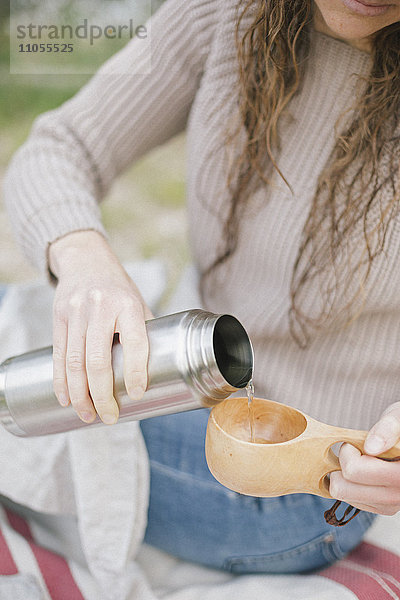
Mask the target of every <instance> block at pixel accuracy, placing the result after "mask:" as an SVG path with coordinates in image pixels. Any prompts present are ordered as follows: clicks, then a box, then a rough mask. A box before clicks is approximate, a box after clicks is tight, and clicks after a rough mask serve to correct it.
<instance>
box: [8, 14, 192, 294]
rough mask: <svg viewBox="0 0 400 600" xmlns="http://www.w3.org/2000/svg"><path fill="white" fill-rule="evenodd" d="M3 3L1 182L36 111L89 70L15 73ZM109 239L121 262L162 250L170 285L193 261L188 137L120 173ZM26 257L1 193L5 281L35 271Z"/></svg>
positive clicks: (106, 213) (69, 91)
mask: <svg viewBox="0 0 400 600" xmlns="http://www.w3.org/2000/svg"><path fill="white" fill-rule="evenodd" d="M6 8H7V7H5V6H4V5H2V6H1V7H0V78H1V93H0V137H1V143H0V183H1V180H2V178H3V176H4V172H5V170H6V168H7V164H8V162H9V160H10V158H11V156H12V154H13V153H14V152H15V150H16V149H17V148H18V147H19V146H20V145H21V144H22V143H23V142H24V140H25V139H26V137H27V136H28V134H29V131H30V128H31V126H32V122H33V120H34V119H35V117H36V116H37V115H39V114H41V113H43V112H45V111H47V110H50V109H52V108H55V107H57V106H59V105H60V104H62V103H63V102H64V101H65V100H67V99H68V98H70V97H71V96H72V95H73V94H74V93H75V92H76V91H77V90H78V89H79V88H80V87H81V86H82V85H83V84H84V83H85V81H87V79H88V78H89V76H87V75H86V76H82V75H81V76H77V75H75V76H74V75H64V76H60V77H59V76H57V75H41V76H36V77H33V76H31V75H11V74H10V72H9V39H8V31H7V29H8V24H7V12H6ZM102 216H103V221H104V223H105V226H106V228H107V230H108V232H109V234H110V239H111V244H112V246H113V248H114V250H115V251H116V253H117V255H118V256H119V257H120V259H121V260H122V261H132V260H136V259H140V258H151V257H161V258H162V259H163V261H164V262H165V264H166V266H167V269H168V279H169V286H168V289H169V291H170V290H171V289H172V288H173V287H174V286H175V284H176V282H177V280H178V278H179V275H180V273H181V271H182V268H183V267H184V266H185V264H186V263H187V262H188V260H189V250H188V243H187V228H186V214H185V136H184V135H181V136H178V137H176V138H175V139H173V140H171V141H170V142H168V143H167V144H166V145H164V146H163V147H161V148H157V149H154V150H153V151H152V152H151V153H149V154H148V155H147V156H145V157H143V158H142V159H141V160H140V161H138V162H137V163H136V164H135V165H132V166H131V167H130V168H129V169H128V170H127V171H126V172H125V173H124V174H123V175H122V176H121V177H119V179H118V180H117V181H116V182H115V183H114V186H113V188H112V190H111V192H110V193H109V195H108V197H107V198H106V199H105V201H104V202H103V203H102ZM37 275H38V274H37V273H36V271H34V270H33V269H32V267H31V266H30V265H29V263H28V262H27V260H26V259H25V258H24V257H23V256H22V254H21V252H20V250H19V248H18V246H17V244H16V242H15V241H14V238H13V235H12V231H11V228H10V225H9V222H8V217H7V214H6V212H5V210H4V206H3V202H2V198H1V197H0V283H4V282H5V283H10V282H17V281H26V280H29V279H32V278H35V277H37Z"/></svg>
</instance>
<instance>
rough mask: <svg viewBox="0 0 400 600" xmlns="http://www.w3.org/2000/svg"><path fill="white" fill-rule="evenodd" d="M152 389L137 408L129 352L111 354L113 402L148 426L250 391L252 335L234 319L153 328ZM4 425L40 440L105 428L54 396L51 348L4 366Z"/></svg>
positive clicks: (0, 393)
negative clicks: (126, 371)
mask: <svg viewBox="0 0 400 600" xmlns="http://www.w3.org/2000/svg"><path fill="white" fill-rule="evenodd" d="M146 328H147V335H148V340H149V360H148V385H147V390H146V392H145V394H144V397H143V399H142V400H140V401H137V402H133V401H132V400H131V399H130V398H129V396H128V395H127V393H126V389H125V384H124V378H123V350H122V346H121V345H120V344H119V342H118V341H115V342H114V344H113V347H112V367H113V374H114V396H115V398H116V400H117V402H118V404H119V407H120V419H119V421H120V422H121V421H122V422H124V421H133V420H141V419H147V418H149V417H155V416H160V415H166V414H171V413H176V412H182V411H186V410H192V409H195V408H204V407H210V406H213V405H214V404H216V403H217V402H219V401H220V400H223V399H225V398H227V397H228V396H229V395H230V394H232V393H233V392H235V391H237V390H238V389H241V388H244V387H246V385H247V384H248V382H249V381H250V379H251V378H252V374H253V350H252V346H251V342H250V340H249V338H248V336H247V333H246V331H245V330H244V328H243V326H242V325H241V324H240V322H239V321H238V320H237V319H236V318H235V317H233V316H231V315H215V314H213V313H209V312H206V311H202V310H189V311H185V312H181V313H176V314H173V315H166V316H163V317H159V318H157V319H152V320H150V321H147V322H146ZM0 422H1V424H2V425H3V426H4V427H5V428H6V429H7V430H8V431H10V432H11V433H13V434H15V435H18V436H23V437H30V436H38V435H47V434H52V433H60V432H63V431H70V430H74V429H79V428H83V427H93V426H98V425H99V424H101V421H100V420H99V419H98V418H97V419H96V421H94V423H90V424H87V423H84V422H83V421H81V420H80V419H79V418H78V416H77V415H76V413H75V411H74V410H73V408H72V406H68V407H66V408H63V407H61V406H60V405H59V403H58V401H57V398H56V396H55V394H54V392H53V355H52V347H48V348H43V349H40V350H36V351H34V352H28V353H25V354H22V355H21V356H16V357H13V358H10V359H8V360H6V361H5V362H4V363H3V364H2V365H0Z"/></svg>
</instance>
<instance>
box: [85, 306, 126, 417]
mask: <svg viewBox="0 0 400 600" xmlns="http://www.w3.org/2000/svg"><path fill="white" fill-rule="evenodd" d="M101 316H102V315H101V313H100V312H99V311H98V310H95V311H94V312H93V313H92V315H91V318H90V321H89V324H88V328H87V333H86V369H87V382H88V387H89V390H90V395H91V398H92V401H93V404H94V407H95V409H96V411H97V414H98V415H99V417H100V419H101V420H102V421H103V423H106V424H107V425H112V424H113V423H116V422H117V420H118V416H119V408H118V404H117V402H116V400H115V399H114V395H113V372H112V364H111V348H112V343H113V337H114V324H113V323H112V326H111V325H109V326H108V327H107V325H106V326H101V324H102V322H103V320H102V318H101Z"/></svg>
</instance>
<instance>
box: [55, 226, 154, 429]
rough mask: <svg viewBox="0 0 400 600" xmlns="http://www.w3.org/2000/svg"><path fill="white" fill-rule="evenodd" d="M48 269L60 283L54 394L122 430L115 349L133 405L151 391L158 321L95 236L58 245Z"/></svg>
mask: <svg viewBox="0 0 400 600" xmlns="http://www.w3.org/2000/svg"><path fill="white" fill-rule="evenodd" d="M49 264H50V268H51V270H52V272H53V273H54V274H55V275H56V276H57V278H58V285H57V289H56V294H55V299H54V311H53V368H54V376H53V383H54V392H55V394H56V396H57V398H58V401H59V402H60V404H61V405H62V406H67V405H68V404H69V403H71V404H72V406H73V407H74V409H75V411H76V412H77V414H78V416H79V417H80V418H81V419H82V421H85V422H86V423H90V422H92V421H93V420H94V419H95V417H96V413H97V414H98V415H99V417H100V419H101V420H102V421H103V422H104V423H107V424H112V423H115V422H116V421H117V419H118V415H119V410H118V405H117V402H116V401H115V399H114V397H113V374H112V368H111V347H112V343H113V337H114V333H119V340H120V342H121V344H122V346H123V356H124V380H125V385H126V389H127V392H128V394H129V396H130V397H131V398H132V399H133V400H140V399H141V397H142V396H143V394H144V392H145V389H146V386H147V360H148V341H147V334H146V329H145V320H147V319H151V318H153V315H152V314H151V311H150V309H149V308H148V307H147V306H146V305H145V303H144V301H143V299H142V297H141V295H140V293H139V291H138V289H137V287H136V286H135V284H134V283H133V282H132V280H131V279H130V278H129V277H128V275H127V273H126V271H125V270H124V269H123V267H122V266H121V264H120V263H119V261H118V259H117V257H116V256H115V254H114V253H113V252H112V250H111V248H110V247H109V245H108V243H107V241H106V240H105V238H104V237H103V236H102V235H101V234H99V233H97V232H95V231H79V232H73V233H71V234H68V235H66V236H65V237H63V238H61V239H59V240H57V241H56V242H54V243H53V244H51V246H50V249H49Z"/></svg>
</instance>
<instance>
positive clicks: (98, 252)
mask: <svg viewBox="0 0 400 600" xmlns="http://www.w3.org/2000/svg"><path fill="white" fill-rule="evenodd" d="M102 258H104V259H107V260H110V259H111V260H112V261H115V260H116V258H115V255H114V253H113V251H112V250H111V248H110V246H109V244H108V242H107V240H106V239H105V237H104V236H103V235H102V234H101V233H99V232H97V231H94V230H84V231H73V232H71V233H68V234H67V235H65V236H63V237H61V238H59V239H57V240H55V241H54V242H52V243H51V244H50V246H49V250H48V261H49V269H50V272H51V273H52V274H54V275H55V277H56V278H57V279H60V278H61V277H63V276H67V275H68V274H69V273H71V272H73V273H76V271H77V269H78V270H79V271H80V272H82V270H83V269H85V265H89V264H90V265H92V266H93V263H94V264H96V263H98V262H99V261H101V259H102Z"/></svg>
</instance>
